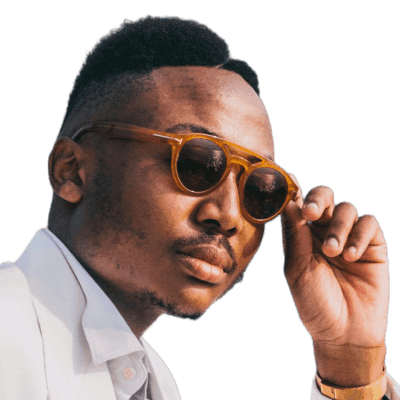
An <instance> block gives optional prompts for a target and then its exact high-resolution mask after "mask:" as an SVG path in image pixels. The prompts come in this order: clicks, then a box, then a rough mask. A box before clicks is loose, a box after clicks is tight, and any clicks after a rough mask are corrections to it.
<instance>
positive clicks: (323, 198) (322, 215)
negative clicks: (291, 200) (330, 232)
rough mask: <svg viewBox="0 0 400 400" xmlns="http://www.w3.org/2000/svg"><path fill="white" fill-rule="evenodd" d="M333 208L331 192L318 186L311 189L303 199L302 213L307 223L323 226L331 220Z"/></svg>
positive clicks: (324, 187)
mask: <svg viewBox="0 0 400 400" xmlns="http://www.w3.org/2000/svg"><path fill="white" fill-rule="evenodd" d="M334 208H335V204H334V202H333V191H332V189H330V188H328V187H326V186H318V187H316V188H314V189H312V190H311V191H310V192H309V193H308V195H307V197H306V198H305V199H304V205H303V208H302V213H303V216H304V218H306V219H307V220H309V221H313V222H317V221H318V222H317V224H318V225H323V224H325V223H327V222H328V221H330V220H331V218H332V212H333V209H334Z"/></svg>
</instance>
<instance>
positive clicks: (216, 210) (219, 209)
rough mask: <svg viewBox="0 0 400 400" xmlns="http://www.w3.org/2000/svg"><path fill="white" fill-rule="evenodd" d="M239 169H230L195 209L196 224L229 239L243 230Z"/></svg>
mask: <svg viewBox="0 0 400 400" xmlns="http://www.w3.org/2000/svg"><path fill="white" fill-rule="evenodd" d="M239 173H240V169H239V168H232V170H231V172H230V173H229V175H228V176H227V177H226V179H225V180H224V181H223V182H222V184H221V185H220V186H218V187H217V188H216V189H215V190H214V191H212V192H211V193H209V194H208V195H206V196H204V198H203V199H202V201H201V202H200V204H199V206H198V207H197V209H196V213H195V219H196V223H197V224H199V225H201V226H203V227H205V228H206V229H208V230H211V231H214V232H216V233H220V234H223V235H224V236H226V237H231V236H233V235H235V234H237V233H238V232H240V231H241V230H242V229H243V223H244V220H243V218H244V217H243V215H242V212H241V209H240V197H239V190H238V178H239Z"/></svg>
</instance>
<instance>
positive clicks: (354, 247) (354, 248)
mask: <svg viewBox="0 0 400 400" xmlns="http://www.w3.org/2000/svg"><path fill="white" fill-rule="evenodd" d="M347 251H348V252H349V253H352V254H356V253H357V247H356V246H350V247H349V248H348V249H347Z"/></svg>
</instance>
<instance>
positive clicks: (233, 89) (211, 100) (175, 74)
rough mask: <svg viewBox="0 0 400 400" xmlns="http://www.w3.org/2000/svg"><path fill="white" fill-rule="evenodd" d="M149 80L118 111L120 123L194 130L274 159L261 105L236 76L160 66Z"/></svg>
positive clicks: (161, 128) (194, 68)
mask: <svg viewBox="0 0 400 400" xmlns="http://www.w3.org/2000/svg"><path fill="white" fill-rule="evenodd" d="M150 77H151V80H152V84H151V86H150V88H149V89H148V90H146V91H143V92H141V93H140V95H139V96H137V97H135V98H132V99H131V100H130V101H128V103H126V104H125V105H124V107H123V108H122V109H120V110H119V111H118V113H119V114H120V115H119V118H118V119H119V120H120V121H121V122H128V123H132V124H135V125H140V126H144V127H148V128H152V129H157V130H160V131H170V132H171V131H175V132H185V130H187V131H188V132H191V131H193V130H194V129H193V127H194V126H198V127H199V130H200V129H201V128H203V129H204V130H206V131H209V132H212V133H215V134H216V135H217V136H219V137H222V138H224V139H227V140H229V141H232V142H234V143H237V144H239V145H241V146H243V147H246V148H248V149H250V150H253V151H255V152H257V153H259V154H262V155H264V156H267V157H271V158H272V157H273V141H272V134H271V127H270V123H269V119H268V115H267V112H266V110H265V107H264V105H263V103H262V101H261V100H260V98H259V96H258V95H257V94H256V93H255V91H254V90H253V89H252V88H251V86H250V85H249V84H248V83H247V82H246V81H245V80H244V79H243V78H242V77H241V76H240V75H238V74H236V73H234V72H231V71H225V70H220V69H217V68H207V67H163V68H159V69H157V70H155V71H153V72H152V74H151V76H150ZM204 130H203V132H204Z"/></svg>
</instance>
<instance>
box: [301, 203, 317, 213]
mask: <svg viewBox="0 0 400 400" xmlns="http://www.w3.org/2000/svg"><path fill="white" fill-rule="evenodd" d="M304 208H306V209H307V210H312V211H318V204H316V203H307V204H306V206H305V207H304Z"/></svg>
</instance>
